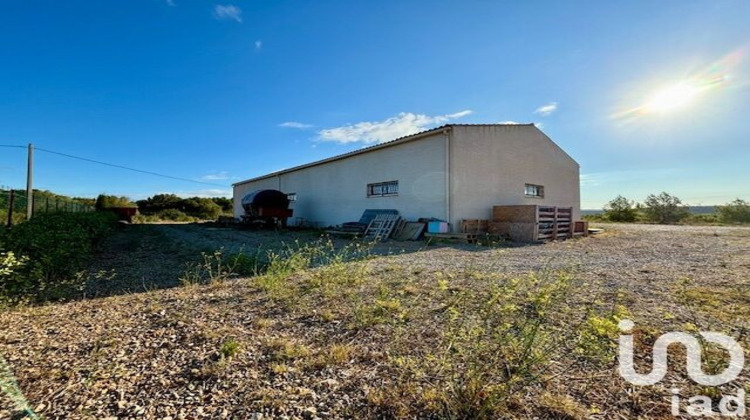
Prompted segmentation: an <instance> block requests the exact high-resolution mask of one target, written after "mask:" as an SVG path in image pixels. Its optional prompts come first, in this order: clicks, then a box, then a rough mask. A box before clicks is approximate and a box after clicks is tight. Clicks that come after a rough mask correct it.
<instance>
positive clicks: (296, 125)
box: [279, 121, 315, 130]
mask: <svg viewBox="0 0 750 420" xmlns="http://www.w3.org/2000/svg"><path fill="white" fill-rule="evenodd" d="M279 127H284V128H299V129H300V130H304V129H306V128H312V127H315V126H314V125H312V124H305V123H301V122H297V121H287V122H283V123H281V124H279Z"/></svg>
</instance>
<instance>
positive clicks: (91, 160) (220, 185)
mask: <svg viewBox="0 0 750 420" xmlns="http://www.w3.org/2000/svg"><path fill="white" fill-rule="evenodd" d="M22 147H23V146H22ZM34 149H35V150H39V151H41V152H46V153H51V154H54V155H59V156H64V157H67V158H71V159H78V160H82V161H85V162H90V163H96V164H99V165H104V166H110V167H113V168H119V169H124V170H128V171H133V172H139V173H142V174H147V175H152V176H158V177H162V178H168V179H174V180H177V181H184V182H192V183H196V184H203V185H211V186H215V187H224V188H226V187H228V185H224V184H216V183H213V182H204V181H198V180H195V179H190V178H182V177H179V176H172V175H166V174H161V173H158V172H152V171H146V170H143V169H137V168H131V167H128V166H123V165H118V164H114V163H108V162H102V161H100V160H95V159H89V158H85V157H81V156H75V155H71V154H68V153H62V152H56V151H54V150H49V149H44V148H41V147H34Z"/></svg>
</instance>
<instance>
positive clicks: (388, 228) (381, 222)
mask: <svg viewBox="0 0 750 420" xmlns="http://www.w3.org/2000/svg"><path fill="white" fill-rule="evenodd" d="M400 219H401V216H399V215H397V214H379V215H377V216H375V218H374V219H372V221H371V222H370V224H369V225H368V226H367V230H366V231H365V239H368V240H371V241H384V240H386V239H388V238H389V237H390V236H391V233H393V230H394V229H395V228H396V226H397V225H398V223H399V220H400Z"/></svg>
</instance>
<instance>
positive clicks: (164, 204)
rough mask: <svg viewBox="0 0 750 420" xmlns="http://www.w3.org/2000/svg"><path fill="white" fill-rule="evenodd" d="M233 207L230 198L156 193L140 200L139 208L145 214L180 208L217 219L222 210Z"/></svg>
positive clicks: (206, 217) (180, 209)
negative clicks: (187, 196) (181, 196)
mask: <svg viewBox="0 0 750 420" xmlns="http://www.w3.org/2000/svg"><path fill="white" fill-rule="evenodd" d="M231 208H232V203H231V200H230V199H228V198H223V199H217V198H204V197H190V198H180V197H178V196H176V195H174V194H156V195H154V196H153V197H149V198H147V199H145V200H140V201H138V210H139V211H140V212H141V213H142V214H145V215H158V214H160V213H161V212H164V211H168V210H178V211H180V212H182V213H184V214H186V215H187V216H189V217H194V218H197V219H203V220H213V219H216V218H218V217H219V215H220V214H221V213H222V212H226V213H231ZM168 220H175V219H168Z"/></svg>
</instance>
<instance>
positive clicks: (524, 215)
mask: <svg viewBox="0 0 750 420" xmlns="http://www.w3.org/2000/svg"><path fill="white" fill-rule="evenodd" d="M573 227H574V225H573V208H572V207H555V206H539V205H518V206H494V207H493V208H492V221H491V222H489V224H488V231H489V233H490V234H493V235H501V236H506V237H510V239H511V240H514V241H519V242H536V241H551V240H560V239H567V238H571V237H573Z"/></svg>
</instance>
